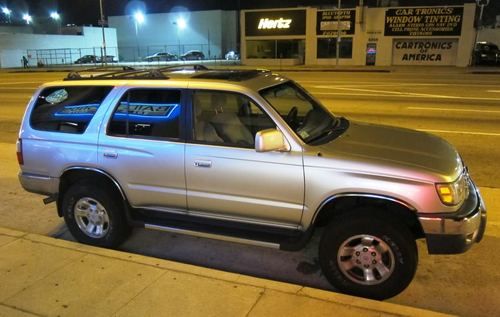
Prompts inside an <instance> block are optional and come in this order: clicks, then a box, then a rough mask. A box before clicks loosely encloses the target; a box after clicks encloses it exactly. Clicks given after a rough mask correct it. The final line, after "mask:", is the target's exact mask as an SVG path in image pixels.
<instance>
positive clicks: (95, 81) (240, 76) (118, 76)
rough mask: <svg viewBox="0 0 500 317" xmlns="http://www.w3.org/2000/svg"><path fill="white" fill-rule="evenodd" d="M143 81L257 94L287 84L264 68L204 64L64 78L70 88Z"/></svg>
mask: <svg viewBox="0 0 500 317" xmlns="http://www.w3.org/2000/svg"><path fill="white" fill-rule="evenodd" d="M145 80H149V81H151V80H153V81H155V82H158V83H161V82H162V81H166V82H167V81H168V83H169V85H168V86H169V87H172V83H174V82H176V83H179V86H182V85H181V84H180V83H181V82H183V83H184V84H185V83H186V82H189V83H190V84H196V83H200V84H207V85H209V86H213V84H214V83H215V82H216V83H218V84H228V85H234V86H239V87H245V88H248V89H251V90H254V91H258V90H260V89H263V88H266V87H270V86H274V85H276V84H278V83H281V82H284V81H287V80H288V79H287V78H285V77H283V76H281V75H279V74H273V73H271V71H269V70H263V69H251V70H235V69H208V68H207V67H205V66H203V65H185V66H182V65H181V66H167V67H161V68H147V69H134V68H131V67H124V68H123V69H121V70H116V69H107V68H104V69H100V68H96V69H94V70H92V69H90V70H87V71H84V72H71V73H69V74H68V76H67V77H66V78H65V79H64V81H65V82H66V83H69V82H71V85H76V84H78V85H109V84H112V85H116V86H119V85H123V86H125V85H127V86H140V85H141V84H144V81H145ZM111 81H112V82H111ZM46 85H47V86H54V85H61V83H60V82H54V83H48V84H46ZM214 88H215V87H214ZM219 88H220V87H219Z"/></svg>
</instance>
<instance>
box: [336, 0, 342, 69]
mask: <svg viewBox="0 0 500 317" xmlns="http://www.w3.org/2000/svg"><path fill="white" fill-rule="evenodd" d="M340 2H341V0H339V3H338V5H337V44H336V45H335V56H336V62H335V66H339V55H340V5H341V3H340Z"/></svg>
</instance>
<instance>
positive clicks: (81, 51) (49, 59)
mask: <svg viewBox="0 0 500 317" xmlns="http://www.w3.org/2000/svg"><path fill="white" fill-rule="evenodd" d="M27 53H28V60H29V64H30V65H38V66H50V65H67V64H74V63H75V62H77V61H78V60H79V59H81V58H84V57H85V56H92V57H93V58H89V59H88V60H90V63H98V62H100V61H101V58H102V56H104V52H102V48H101V47H91V48H58V49H38V50H28V51H27ZM106 55H107V56H108V59H110V58H111V57H109V56H113V58H114V59H115V60H117V57H118V48H117V47H107V48H106ZM87 63H89V62H87Z"/></svg>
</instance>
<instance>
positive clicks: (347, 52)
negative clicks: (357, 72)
mask: <svg viewBox="0 0 500 317" xmlns="http://www.w3.org/2000/svg"><path fill="white" fill-rule="evenodd" d="M317 57H318V58H336V57H337V38H336V37H334V38H319V39H318V53H317ZM339 58H352V37H343V38H341V39H340V46H339Z"/></svg>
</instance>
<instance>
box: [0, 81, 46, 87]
mask: <svg viewBox="0 0 500 317" xmlns="http://www.w3.org/2000/svg"><path fill="white" fill-rule="evenodd" d="M24 84H39V85H41V84H43V81H16V82H10V83H2V86H4V85H24Z"/></svg>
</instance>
